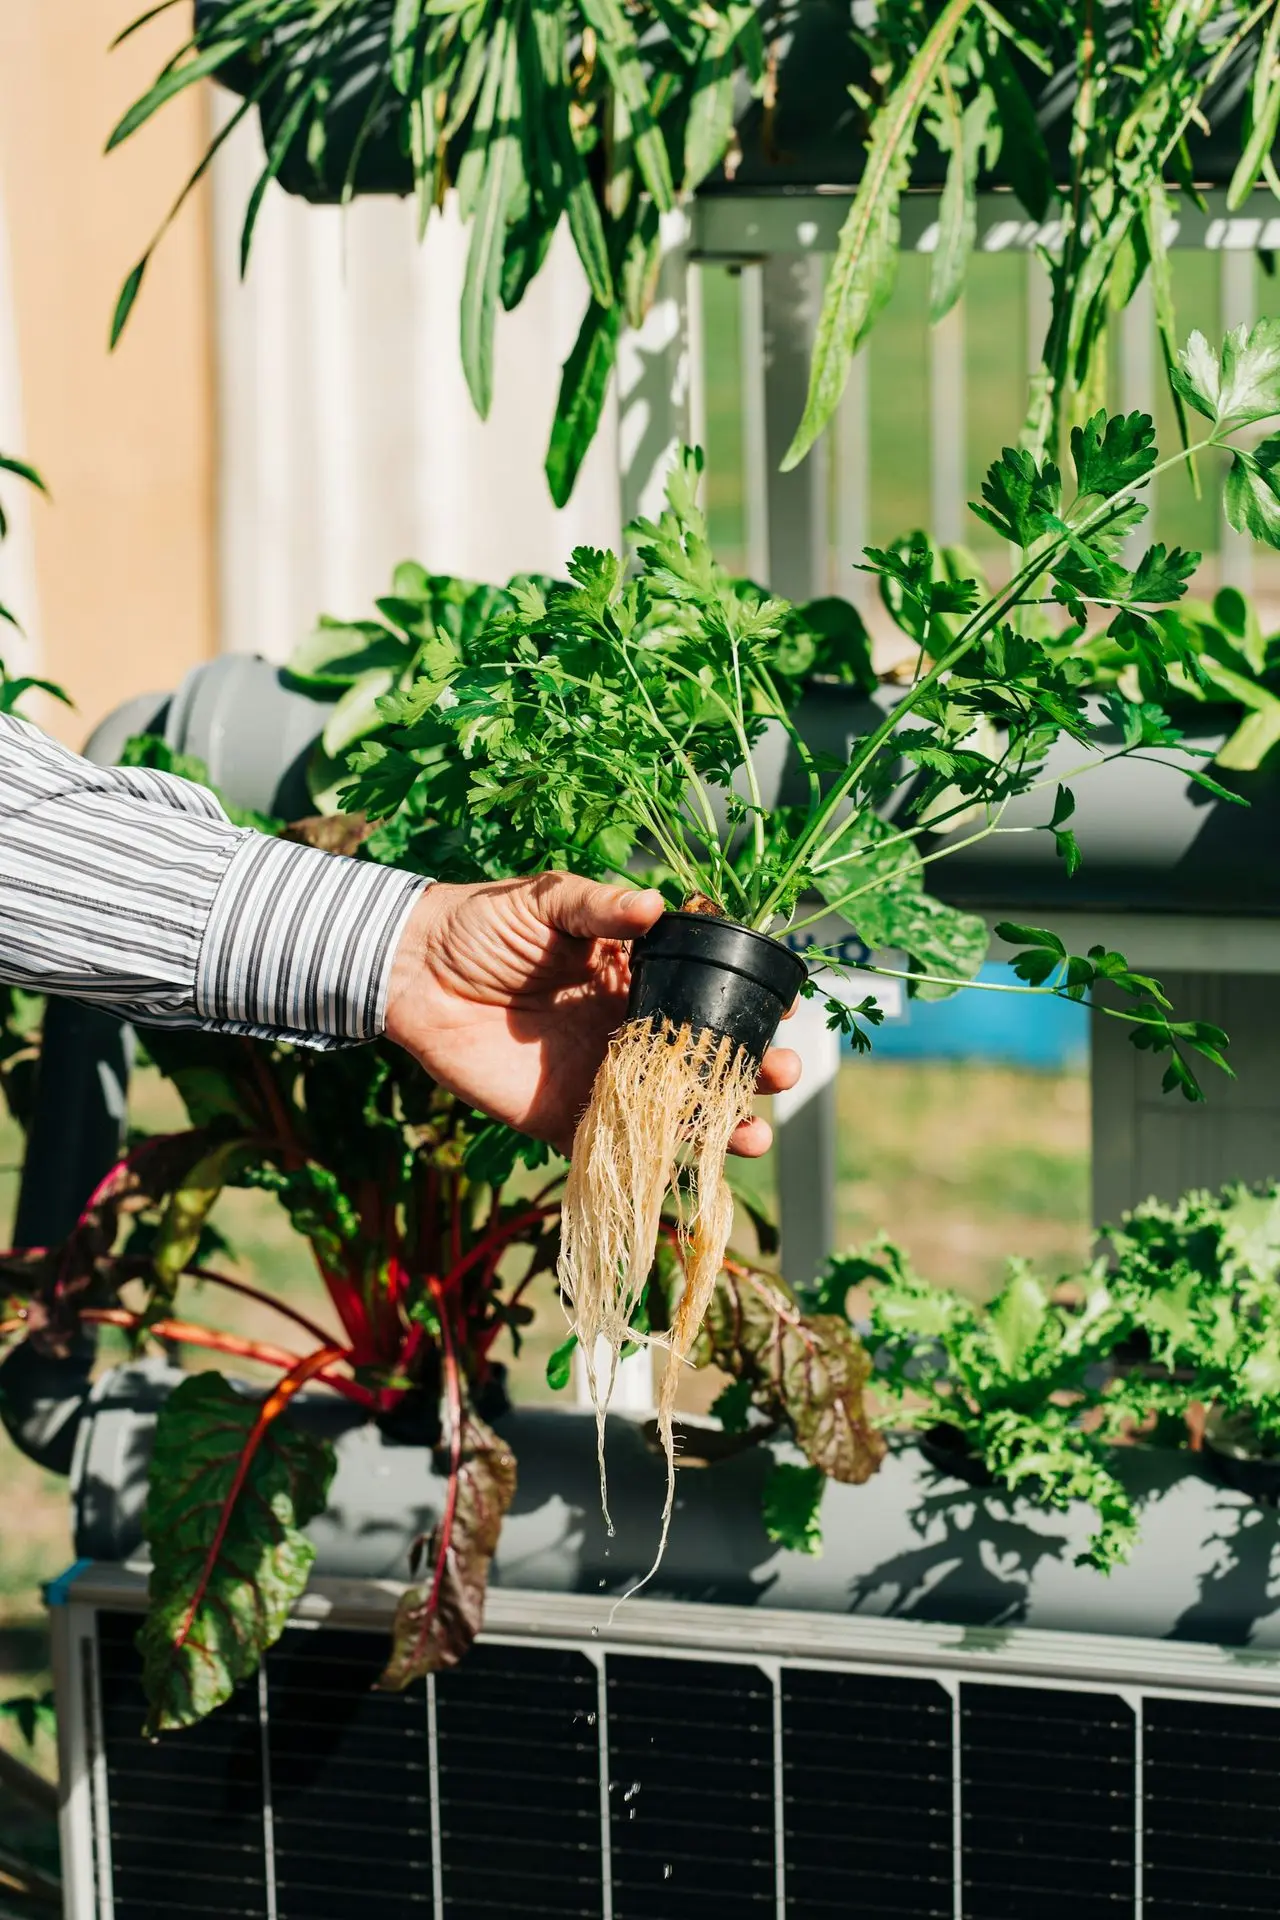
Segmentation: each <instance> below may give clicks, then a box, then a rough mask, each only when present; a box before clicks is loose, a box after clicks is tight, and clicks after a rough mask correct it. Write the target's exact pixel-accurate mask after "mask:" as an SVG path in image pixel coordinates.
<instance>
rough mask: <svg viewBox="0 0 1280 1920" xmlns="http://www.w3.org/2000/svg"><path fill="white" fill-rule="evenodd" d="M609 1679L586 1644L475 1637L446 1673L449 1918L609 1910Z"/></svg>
mask: <svg viewBox="0 0 1280 1920" xmlns="http://www.w3.org/2000/svg"><path fill="white" fill-rule="evenodd" d="M598 1708H599V1683H598V1681H597V1677H596V1669H595V1666H594V1665H593V1663H592V1662H591V1661H590V1660H588V1659H587V1658H586V1657H585V1656H584V1655H583V1654H579V1653H572V1652H561V1651H559V1650H557V1649H555V1648H551V1647H503V1646H492V1645H481V1646H478V1647H473V1648H472V1650H471V1652H470V1653H469V1654H468V1655H467V1657H466V1659H465V1660H464V1661H463V1662H462V1665H461V1666H459V1667H458V1668H456V1669H455V1670H454V1671H453V1672H451V1673H445V1674H441V1675H439V1677H438V1678H437V1680H436V1728H437V1745H438V1756H439V1772H440V1851H441V1873H442V1883H443V1891H444V1910H445V1913H446V1915H447V1916H448V1920H495V1917H496V1916H498V1915H505V1914H510V1915H513V1916H516V1915H519V1916H538V1920H543V1916H554V1917H555V1920H578V1916H590V1917H591V1920H599V1916H600V1913H601V1910H602V1896H601V1851H602V1849H601V1837H600V1729H599V1722H598V1717H597V1715H598Z"/></svg>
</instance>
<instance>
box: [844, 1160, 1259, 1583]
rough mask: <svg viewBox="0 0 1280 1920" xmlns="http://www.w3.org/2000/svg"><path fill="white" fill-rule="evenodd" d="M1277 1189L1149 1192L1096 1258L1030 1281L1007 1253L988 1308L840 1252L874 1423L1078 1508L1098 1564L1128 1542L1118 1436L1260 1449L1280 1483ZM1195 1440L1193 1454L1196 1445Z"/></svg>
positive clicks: (1221, 1461) (1119, 1559)
mask: <svg viewBox="0 0 1280 1920" xmlns="http://www.w3.org/2000/svg"><path fill="white" fill-rule="evenodd" d="M1277 1278H1280V1190H1278V1189H1277V1188H1276V1186H1275V1184H1274V1183H1272V1184H1270V1185H1267V1186H1262V1187H1257V1188H1252V1189H1251V1188H1248V1187H1244V1186H1239V1185H1236V1186H1229V1187H1225V1188H1224V1189H1223V1190H1222V1191H1221V1192H1220V1193H1216V1194H1215V1193H1208V1192H1199V1191H1198V1192H1193V1193H1188V1194H1186V1195H1184V1196H1183V1198H1182V1199H1181V1200H1180V1201H1178V1202H1176V1203H1175V1204H1174V1205H1172V1206H1166V1205H1164V1204H1163V1203H1160V1202H1157V1201H1148V1202H1146V1203H1145V1204H1144V1205H1143V1206H1140V1207H1137V1208H1135V1209H1134V1210H1133V1212H1132V1213H1127V1214H1125V1215H1124V1216H1123V1218H1122V1220H1121V1222H1120V1224H1119V1225H1118V1226H1115V1227H1108V1228H1105V1229H1104V1231H1103V1239H1102V1251H1101V1254H1100V1257H1099V1258H1098V1259H1097V1260H1096V1261H1094V1262H1093V1263H1092V1264H1091V1265H1090V1266H1088V1267H1086V1268H1084V1269H1083V1270H1082V1271H1081V1272H1079V1273H1074V1274H1069V1275H1066V1276H1064V1277H1063V1278H1061V1279H1058V1280H1053V1281H1051V1280H1048V1279H1045V1278H1044V1277H1043V1276H1041V1275H1040V1274H1038V1273H1036V1272H1035V1270H1034V1268H1033V1267H1032V1266H1031V1265H1030V1263H1028V1262H1026V1261H1013V1262H1011V1263H1010V1268H1009V1272H1008V1275H1007V1277H1006V1279H1005V1282H1004V1284H1003V1286H1002V1287H1001V1288H1000V1290H999V1291H998V1292H997V1293H996V1295H995V1296H994V1298H993V1299H991V1300H990V1301H988V1302H987V1303H986V1304H985V1305H979V1304H977V1303H976V1302H974V1301H973V1300H970V1299H967V1298H965V1297H963V1296H962V1295H960V1294H957V1293H954V1292H952V1291H950V1290H949V1289H948V1288H946V1287H939V1286H937V1285H936V1284H934V1283H932V1282H930V1281H928V1280H925V1279H922V1278H921V1277H920V1276H919V1275H918V1274H916V1273H915V1272H914V1271H913V1270H912V1268H911V1265H910V1263H909V1261H908V1260H907V1258H906V1256H905V1255H904V1254H903V1253H902V1252H901V1250H900V1249H899V1248H897V1247H895V1246H893V1245H892V1244H891V1243H890V1242H888V1241H879V1242H877V1243H875V1244H874V1245H873V1246H871V1247H869V1248H867V1249H865V1250H864V1251H863V1252H861V1253H856V1254H849V1255H841V1256H837V1257H836V1258H835V1259H834V1260H832V1262H831V1263H830V1265H829V1267H828V1269H827V1271H826V1272H825V1273H824V1275H823V1276H822V1278H821V1280H820V1282H819V1284H818V1287H817V1289H816V1295H817V1297H818V1298H819V1299H820V1300H822V1301H824V1302H825V1303H829V1304H834V1303H837V1302H838V1303H839V1304H840V1305H841V1306H843V1304H844V1303H845V1302H846V1300H847V1298H848V1296H849V1294H850V1291H851V1289H854V1288H858V1289H864V1290H869V1299H870V1317H869V1322H868V1323H867V1324H866V1325H865V1326H864V1328H863V1333H864V1338H865V1340H866V1343H867V1345H868V1347H869V1349H870V1352H871V1355H872V1359H873V1363H874V1368H875V1372H874V1376H873V1379H874V1387H875V1392H876V1396H877V1401H878V1403H879V1406H880V1409H881V1411H880V1414H879V1419H880V1422H881V1424H882V1425H884V1426H896V1427H907V1428H912V1429H914V1430H916V1431H917V1432H921V1433H923V1434H924V1435H925V1436H926V1441H927V1442H932V1451H933V1456H934V1457H935V1458H936V1459H938V1460H939V1462H940V1464H941V1463H946V1462H954V1463H955V1465H956V1466H957V1467H958V1468H959V1470H960V1471H961V1472H964V1473H967V1474H968V1475H969V1477H970V1478H971V1479H972V1478H974V1470H975V1468H976V1469H979V1470H980V1477H979V1483H980V1484H981V1482H982V1480H983V1479H985V1480H987V1481H989V1482H991V1483H994V1484H995V1485H997V1486H1000V1487H1003V1488H1005V1489H1006V1490H1007V1491H1009V1492H1012V1493H1020V1494H1022V1495H1023V1496H1024V1497H1026V1498H1028V1499H1031V1500H1033V1501H1036V1502H1038V1503H1039V1504H1041V1505H1044V1506H1047V1507H1050V1508H1054V1509H1057V1510H1059V1511H1063V1512H1065V1511H1066V1510H1067V1509H1068V1508H1070V1507H1071V1506H1072V1505H1073V1504H1074V1503H1076V1502H1082V1503H1084V1504H1085V1505H1087V1506H1092V1508H1093V1509H1094V1514H1095V1530H1094V1533H1093V1535H1092V1537H1091V1539H1090V1540H1089V1541H1088V1543H1087V1544H1086V1546H1085V1548H1084V1549H1083V1551H1082V1553H1081V1555H1080V1561H1081V1563H1082V1564H1084V1565H1088V1566H1093V1567H1097V1568H1099V1569H1100V1570H1102V1571H1109V1570H1110V1569H1111V1568H1112V1567H1114V1566H1117V1565H1121V1564H1123V1562H1124V1561H1126V1560H1127V1559H1128V1557H1129V1555H1130V1553H1131V1552H1132V1549H1133V1546H1134V1543H1135V1541H1136V1539H1137V1534H1138V1526H1139V1516H1138V1513H1137V1511H1136V1508H1135V1503H1134V1500H1133V1498H1132V1496H1131V1494H1130V1492H1129V1491H1128V1489H1127V1486H1126V1481H1125V1475H1124V1471H1123V1469H1124V1462H1125V1459H1126V1457H1127V1456H1126V1452H1125V1451H1124V1449H1128V1448H1132V1447H1135V1446H1159V1447H1163V1448H1168V1447H1175V1448H1182V1449H1187V1450H1194V1451H1195V1452H1196V1453H1197V1454H1198V1455H1199V1456H1200V1457H1201V1458H1202V1459H1203V1460H1205V1462H1206V1464H1207V1465H1208V1466H1209V1468H1210V1470H1211V1471H1212V1472H1216V1473H1217V1474H1219V1476H1220V1477H1222V1478H1226V1479H1230V1477H1231V1467H1230V1463H1231V1462H1232V1461H1236V1460H1244V1461H1246V1462H1262V1461H1265V1462H1274V1463H1275V1465H1276V1470H1277V1471H1276V1481H1275V1488H1276V1490H1277V1491H1280V1287H1277ZM1206 1448H1207V1451H1206V1450H1205V1449H1206Z"/></svg>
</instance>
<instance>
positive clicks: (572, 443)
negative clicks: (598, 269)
mask: <svg viewBox="0 0 1280 1920" xmlns="http://www.w3.org/2000/svg"><path fill="white" fill-rule="evenodd" d="M620 321H621V314H620V313H619V310H618V308H617V307H614V306H609V307H602V306H600V304H599V303H598V302H597V301H595V300H592V301H591V302H590V303H589V304H588V307H587V311H586V313H585V314H584V315H583V319H582V325H581V327H580V328H579V329H578V337H577V339H576V340H575V341H574V343H573V348H572V351H571V352H570V354H569V358H568V359H567V360H566V361H565V363H564V368H563V371H562V372H561V375H560V393H559V398H558V399H557V401H556V412H555V419H554V420H553V421H552V423H551V443H550V445H549V446H548V448H547V460H546V474H547V485H548V486H549V487H550V489H551V498H552V499H553V500H554V501H555V503H556V505H557V506H558V507H563V506H564V505H565V504H566V503H567V501H568V499H569V496H570V495H571V494H572V492H573V489H574V485H575V482H576V481H577V478H578V472H579V469H580V468H581V466H582V462H583V460H584V458H585V457H586V453H587V449H588V447H589V446H590V445H591V442H592V440H593V439H594V438H595V431H596V428H597V426H598V425H599V423H600V415H601V412H602V411H603V408H604V401H605V395H606V394H607V393H608V391H609V381H610V378H611V376H612V374H613V364H614V360H615V359H616V357H617V351H618V333H619V330H620Z"/></svg>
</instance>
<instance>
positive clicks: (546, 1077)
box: [386, 873, 800, 1157]
mask: <svg viewBox="0 0 1280 1920" xmlns="http://www.w3.org/2000/svg"><path fill="white" fill-rule="evenodd" d="M663 904H664V903H663V899H662V895H661V894H660V893H658V892H657V890H656V889H651V890H649V891H647V892H644V893H639V892H636V891H634V890H633V889H631V888H629V887H605V886H600V885H598V884H597V883H596V882H595V881H593V880H583V879H581V878H580V877H579V876H578V875H576V874H571V873H540V874H535V875H534V876H533V877H532V878H530V879H527V880H495V881H487V882H483V883H481V884H480V885H477V886H448V885H445V884H444V883H443V882H439V881H437V882H436V883H435V884H434V885H432V886H430V887H428V888H427V890H426V892H425V893H424V894H423V895H422V898H421V899H420V900H419V902H418V904H417V906H416V907H415V908H414V910H413V913H412V915H411V916H410V919H409V923H408V925H407V926H406V928H405V931H404V933H403V935H402V936H401V940H400V945H399V948H398V949H397V952H396V957H395V962H394V965H393V968H392V975H391V985H390V990H389V992H388V996H387V1019H386V1031H387V1035H388V1038H389V1039H391V1040H394V1041H395V1042H396V1043H397V1045H399V1046H402V1047H404V1048H406V1049H407V1051H408V1052H410V1053H411V1054H413V1055H414V1057H415V1058H416V1059H417V1060H419V1061H420V1062H421V1063H422V1065H423V1066H424V1067H425V1068H426V1070H427V1072H428V1073H429V1074H430V1075H431V1076H432V1078H433V1079H435V1080H438V1081H439V1082H440V1084H441V1086H444V1087H447V1088H448V1089H449V1091H450V1092H451V1093H456V1094H457V1095H459V1097H460V1098H462V1099H464V1100H469V1101H471V1103H472V1104H473V1105H474V1106H477V1107H479V1108H480V1109H481V1110H482V1111H483V1112H485V1113H488V1114H490V1115H492V1117H493V1118H494V1119H495V1120H504V1121H506V1123H507V1125H508V1126H512V1127H519V1128H520V1129H521V1130H522V1131H523V1132H525V1133H531V1134H534V1135H536V1136H537V1137H538V1138H539V1139H542V1140H549V1141H551V1143H552V1144H553V1145H554V1146H556V1147H558V1148H559V1149H560V1151H561V1152H562V1153H568V1151H569V1148H570V1146H571V1145H572V1142H573V1134H574V1129H575V1128H576V1126H577V1124H578V1120H579V1118H580V1116H581V1114H582V1112H583V1110H584V1109H585V1107H586V1104H587V1101H588V1099H589V1098H590V1095H591V1086H592V1082H593V1081H594V1079H595V1076H596V1069H597V1068H598V1067H599V1065H600V1062H601V1061H602V1060H603V1058H604V1056H605V1051H606V1049H607V1047H608V1044H609V1038H610V1036H611V1034H612V1033H613V1032H614V1030H615V1029H616V1028H617V1027H619V1026H620V1025H621V1024H622V1021H623V1019H624V1018H625V1016H626V1010H627V990H628V987H629V985H630V975H629V970H628V964H627V944H626V943H627V942H629V941H631V940H634V939H636V938H637V937H638V936H639V935H640V934H642V933H644V932H645V931H646V929H647V928H649V927H651V926H652V925H653V923H654V921H655V920H656V919H657V918H658V916H659V915H660V914H661V912H662V910H663ZM799 1078H800V1061H799V1058H798V1056H797V1055H796V1054H794V1053H792V1052H791V1051H790V1049H789V1048H786V1047H772V1048H771V1049H770V1050H769V1052H768V1053H767V1054H766V1055H765V1058H764V1062H763V1065H762V1067H761V1071H760V1078H759V1080H758V1082H757V1091H758V1092H760V1093H779V1092H781V1091H782V1090H783V1089H784V1088H787V1087H793V1086H794V1085H795V1083H796V1081H797V1080H798V1079H799ZM771 1138H772V1135H771V1132H770V1129H769V1127H768V1126H767V1125H766V1124H765V1122H764V1121H763V1120H761V1119H758V1118H753V1119H750V1120H744V1121H743V1123H742V1125H741V1126H740V1127H739V1128H738V1130H737V1132H736V1133H735V1134H734V1136H733V1139H732V1141H731V1142H730V1145H731V1148H732V1150H733V1151H734V1152H735V1153H740V1154H744V1155H747V1156H749V1157H754V1156H756V1155H758V1154H762V1153H764V1152H766V1151H767V1150H768V1147H769V1143H770V1140H771Z"/></svg>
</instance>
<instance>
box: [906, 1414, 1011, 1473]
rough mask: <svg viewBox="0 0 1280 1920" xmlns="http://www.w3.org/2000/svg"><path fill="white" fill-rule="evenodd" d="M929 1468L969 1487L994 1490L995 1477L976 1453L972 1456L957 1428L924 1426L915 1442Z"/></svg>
mask: <svg viewBox="0 0 1280 1920" xmlns="http://www.w3.org/2000/svg"><path fill="white" fill-rule="evenodd" d="M916 1444H917V1446H918V1447H919V1449H920V1451H921V1453H922V1454H923V1455H924V1457H925V1459H926V1460H927V1461H928V1462H929V1465H930V1466H931V1467H933V1468H935V1469H936V1471H937V1472H938V1473H945V1474H949V1475H950V1476H951V1478H952V1479H953V1480H963V1481H964V1483H965V1485H966V1486H969V1487H994V1486H995V1485H996V1477H995V1475H994V1474H993V1473H992V1471H991V1469H990V1468H989V1467H988V1465H987V1463H986V1461H985V1460H984V1459H983V1457H982V1455H981V1454H980V1453H975V1452H974V1450H973V1448H972V1447H971V1446H970V1445H969V1442H968V1441H967V1440H966V1438H965V1436H964V1435H963V1434H962V1433H961V1431H960V1429H959V1427H953V1426H950V1425H948V1423H947V1422H946V1421H945V1420H940V1421H939V1422H938V1424H937V1425H936V1426H933V1427H926V1428H925V1430H924V1432H923V1433H922V1434H921V1435H920V1436H919V1439H918V1440H917V1442H916Z"/></svg>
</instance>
